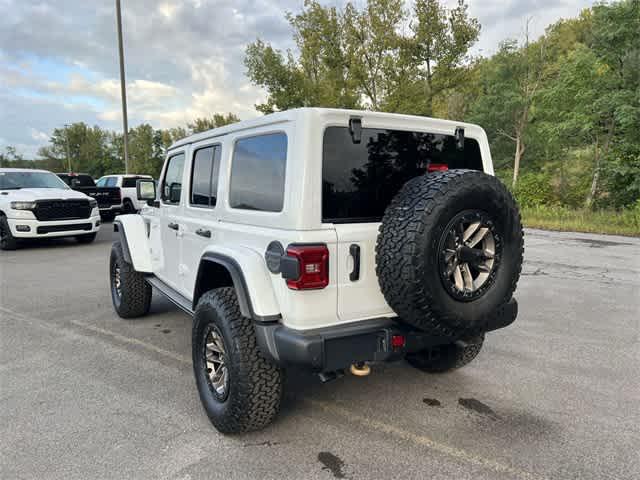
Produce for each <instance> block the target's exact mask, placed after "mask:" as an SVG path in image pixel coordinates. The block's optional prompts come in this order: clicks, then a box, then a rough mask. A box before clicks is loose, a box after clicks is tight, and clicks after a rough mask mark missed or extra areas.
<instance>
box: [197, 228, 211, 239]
mask: <svg viewBox="0 0 640 480" xmlns="http://www.w3.org/2000/svg"><path fill="white" fill-rule="evenodd" d="M196 235H200V236H201V237H204V238H211V230H205V229H204V228H199V229H197V230H196Z"/></svg>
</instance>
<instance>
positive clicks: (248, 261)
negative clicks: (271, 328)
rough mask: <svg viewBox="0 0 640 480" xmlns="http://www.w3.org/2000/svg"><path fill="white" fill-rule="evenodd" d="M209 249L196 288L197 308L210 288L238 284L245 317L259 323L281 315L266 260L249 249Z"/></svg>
mask: <svg viewBox="0 0 640 480" xmlns="http://www.w3.org/2000/svg"><path fill="white" fill-rule="evenodd" d="M225 250H227V249H224V250H223V251H219V250H218V251H215V250H209V251H205V252H204V253H203V254H202V257H201V259H200V265H199V266H198V273H197V275H196V282H195V286H194V291H193V310H195V308H196V305H197V304H198V300H199V299H200V297H201V296H202V295H203V294H204V293H205V292H207V291H209V290H211V289H214V288H220V287H234V289H235V291H236V295H237V298H238V304H239V306H240V312H241V313H242V315H243V316H245V317H247V318H251V319H253V320H255V321H258V322H273V321H278V320H280V318H281V315H280V311H279V309H278V305H277V303H276V301H275V296H274V294H273V287H272V286H271V281H270V279H269V277H268V272H266V267H265V266H264V260H263V259H262V258H261V257H259V256H257V254H253V253H255V252H252V251H250V250H248V249H244V248H236V249H233V250H234V251H233V252H227V251H225Z"/></svg>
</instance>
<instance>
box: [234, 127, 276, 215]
mask: <svg viewBox="0 0 640 480" xmlns="http://www.w3.org/2000/svg"><path fill="white" fill-rule="evenodd" d="M286 164H287V135H286V134H284V133H273V134H268V135H260V136H257V137H249V138H243V139H241V140H238V141H237V142H236V145H235V149H234V151H233V160H232V163H231V182H230V187H229V203H230V205H231V207H232V208H242V209H246V210H260V211H264V212H280V211H282V206H283V203H284V178H285V170H286Z"/></svg>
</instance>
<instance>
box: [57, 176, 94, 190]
mask: <svg viewBox="0 0 640 480" xmlns="http://www.w3.org/2000/svg"><path fill="white" fill-rule="evenodd" d="M58 177H60V178H61V179H62V181H63V182H64V183H66V184H67V185H69V186H70V187H95V183H94V182H93V178H91V176H89V175H67V174H64V173H63V174H59V175H58Z"/></svg>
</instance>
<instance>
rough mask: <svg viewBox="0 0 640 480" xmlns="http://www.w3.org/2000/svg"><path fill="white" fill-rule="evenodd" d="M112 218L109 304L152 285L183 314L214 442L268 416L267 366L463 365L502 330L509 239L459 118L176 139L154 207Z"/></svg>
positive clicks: (479, 147) (515, 236)
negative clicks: (188, 320) (217, 435)
mask: <svg viewBox="0 0 640 480" xmlns="http://www.w3.org/2000/svg"><path fill="white" fill-rule="evenodd" d="M138 197H139V198H140V199H145V200H147V201H148V205H149V206H148V207H145V208H144V209H143V211H142V214H141V215H124V216H120V217H118V218H117V219H116V222H115V227H114V228H116V230H117V231H118V232H119V234H120V240H119V241H117V242H116V243H115V244H114V245H113V248H112V251H111V260H110V281H111V294H112V298H113V304H114V306H115V309H116V311H117V313H118V314H119V315H120V316H121V317H125V318H129V317H137V316H141V315H144V314H146V313H147V312H148V310H149V305H150V302H151V293H152V287H155V288H156V289H157V290H158V291H160V292H161V293H163V294H164V295H166V296H167V297H168V298H169V299H171V300H172V301H173V302H174V303H175V304H176V305H178V306H179V307H180V308H181V309H183V310H184V311H185V312H187V313H189V314H191V315H193V316H194V323H193V334H192V353H193V368H194V373H195V378H196V384H197V387H198V391H199V393H200V398H201V400H202V404H203V406H204V408H205V410H206V412H207V414H208V416H209V418H210V419H211V421H212V423H213V424H214V426H215V427H216V428H217V429H218V430H220V431H221V432H227V433H228V432H241V431H247V430H252V429H257V428H261V427H263V426H265V425H267V424H268V423H269V422H271V421H272V419H273V418H274V416H275V415H276V413H277V411H278V408H279V404H280V399H281V395H282V378H283V369H284V368H287V367H289V366H294V365H296V366H301V367H304V368H308V369H309V370H311V371H314V372H317V373H319V374H320V376H321V378H322V379H323V380H329V379H331V378H335V377H336V376H337V375H340V374H342V373H343V372H344V371H345V370H346V369H348V370H350V371H351V372H352V373H354V374H356V375H365V374H367V373H369V371H370V367H369V365H368V363H369V362H381V361H391V360H396V359H401V358H407V360H408V361H409V362H410V363H411V364H412V365H414V366H417V367H419V368H421V369H422V370H425V371H428V372H444V371H447V370H450V369H453V368H457V367H460V366H462V365H465V364H466V363H468V362H470V361H471V360H472V359H473V358H474V357H475V356H476V355H477V354H478V352H479V351H480V347H481V345H482V342H483V340H484V334H485V333H486V332H489V331H491V330H495V329H498V328H502V327H505V326H507V325H509V324H511V323H512V322H513V321H514V320H515V317H516V314H517V304H516V302H515V300H514V299H513V298H512V294H513V292H514V290H515V288H516V283H517V281H518V277H519V274H520V268H521V264H522V255H523V234H522V226H521V223H520V215H519V213H518V209H517V206H516V204H515V202H514V200H513V198H512V196H511V195H510V193H509V192H508V191H507V190H506V188H504V186H503V185H502V184H501V183H500V182H499V181H498V180H497V179H496V178H495V177H494V176H493V167H492V163H491V155H490V152H489V145H488V143H487V137H486V135H485V133H484V131H483V130H482V129H481V128H480V127H478V126H476V125H470V124H465V123H460V122H451V121H445V120H436V119H431V118H422V117H415V116H406V115H395V114H384V113H375V112H366V111H350V110H335V109H311V108H304V109H298V110H291V111H286V112H279V113H275V114H272V115H267V116H264V117H261V118H258V119H255V120H250V121H244V122H240V123H236V124H233V125H229V126H225V127H222V128H218V129H215V130H211V131H208V132H204V133H199V134H196V135H193V136H191V137H188V138H186V139H183V140H180V141H179V142H177V143H175V144H174V145H173V146H171V148H170V149H169V151H168V154H167V160H166V162H165V165H164V168H163V171H162V175H161V179H160V183H159V192H158V195H157V197H156V191H155V184H154V183H153V182H152V181H146V180H138Z"/></svg>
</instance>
